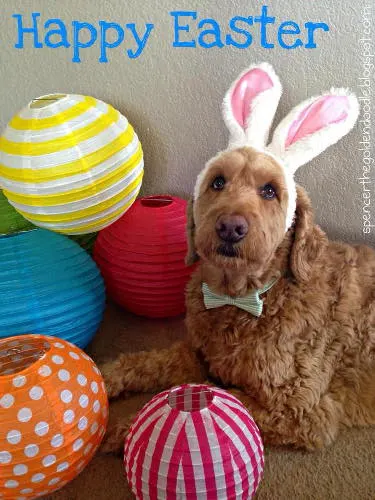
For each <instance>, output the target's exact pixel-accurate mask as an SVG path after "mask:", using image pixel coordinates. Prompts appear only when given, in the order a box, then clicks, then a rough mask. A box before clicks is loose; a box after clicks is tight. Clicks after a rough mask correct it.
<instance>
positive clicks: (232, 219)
mask: <svg viewBox="0 0 375 500" xmlns="http://www.w3.org/2000/svg"><path fill="white" fill-rule="evenodd" d="M215 228H216V232H217V234H218V236H219V238H220V239H221V240H223V241H225V242H227V243H237V241H240V240H242V239H243V238H244V237H245V236H246V235H247V232H248V230H249V224H248V223H247V221H246V219H245V217H242V215H221V216H220V217H219V218H218V220H217V222H216V226H215Z"/></svg>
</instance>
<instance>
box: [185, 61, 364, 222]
mask: <svg viewBox="0 0 375 500" xmlns="http://www.w3.org/2000/svg"><path fill="white" fill-rule="evenodd" d="M281 93H282V87H281V83H280V80H279V78H278V77H277V75H276V73H275V72H274V70H273V68H272V66H270V65H269V64H267V63H261V64H258V65H254V66H251V67H250V68H248V69H246V70H245V71H244V72H243V73H241V74H240V75H239V76H238V78H237V79H236V80H235V81H234V82H233V84H232V85H231V87H230V88H229V90H228V92H227V93H226V95H225V97H224V101H223V116H224V121H225V123H226V126H227V128H228V130H229V134H230V137H229V145H228V149H235V148H238V147H243V146H251V147H253V148H255V149H258V150H259V151H262V152H264V153H266V154H269V155H270V156H272V157H273V158H275V159H276V160H277V162H278V163H279V164H280V166H281V167H282V169H283V171H284V176H285V180H286V184H287V187H288V194H289V204H288V209H287V214H286V231H287V230H288V229H289V227H290V226H291V225H292V222H293V217H294V212H295V209H296V197H297V195H296V185H295V181H294V173H295V172H296V170H297V169H298V168H299V167H300V166H301V165H304V164H305V163H307V162H309V161H310V160H312V159H313V158H315V156H318V155H319V154H320V153H321V152H322V151H324V150H325V149H327V148H328V147H329V146H331V145H332V144H334V143H335V142H337V141H338V140H339V139H341V137H343V136H344V135H346V134H347V133H348V132H349V131H350V130H351V129H352V128H353V126H354V124H355V122H356V120H357V117H358V113H359V105H358V101H357V98H356V97H355V95H354V94H351V93H350V92H349V91H348V90H346V89H343V88H340V89H335V88H332V89H331V90H330V91H329V92H326V93H324V94H322V95H320V96H317V97H312V98H311V99H307V100H306V101H303V102H302V103H301V104H299V105H298V106H296V107H295V108H294V109H292V111H290V113H289V114H288V115H287V116H286V117H285V118H284V119H283V120H282V121H281V122H280V124H279V125H278V126H277V128H276V130H275V132H274V134H273V138H272V140H271V142H270V143H269V144H268V145H267V143H268V135H269V130H270V127H271V124H272V121H273V118H274V115H275V112H276V109H277V105H278V103H279V99H280V96H281ZM211 161H212V160H210V161H209V162H208V163H207V164H206V167H205V168H204V169H203V171H202V172H201V173H200V174H199V176H198V179H197V183H196V186H195V190H194V198H195V199H197V197H198V195H199V188H200V185H201V183H202V180H203V178H204V175H205V173H206V171H207V169H208V168H209V166H210V164H211Z"/></svg>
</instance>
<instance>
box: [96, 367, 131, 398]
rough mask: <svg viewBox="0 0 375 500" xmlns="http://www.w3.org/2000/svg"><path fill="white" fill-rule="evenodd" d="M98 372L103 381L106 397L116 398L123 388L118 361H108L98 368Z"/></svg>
mask: <svg viewBox="0 0 375 500" xmlns="http://www.w3.org/2000/svg"><path fill="white" fill-rule="evenodd" d="M99 369H100V372H101V374H102V377H103V379H104V383H105V387H106V390H107V396H108V398H109V399H112V398H115V397H117V396H118V395H119V394H121V393H122V392H123V391H124V389H125V387H124V383H123V377H122V367H121V363H120V361H119V360H115V361H109V362H108V363H104V364H103V365H101V366H99Z"/></svg>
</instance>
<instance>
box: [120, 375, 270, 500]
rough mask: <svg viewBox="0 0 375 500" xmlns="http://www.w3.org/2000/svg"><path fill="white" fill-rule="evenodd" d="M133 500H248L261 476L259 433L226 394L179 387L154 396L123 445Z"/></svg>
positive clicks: (239, 406) (240, 407) (242, 409)
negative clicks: (143, 499) (193, 499)
mask: <svg viewBox="0 0 375 500" xmlns="http://www.w3.org/2000/svg"><path fill="white" fill-rule="evenodd" d="M124 463H125V471H126V475H127V479H128V482H129V485H130V487H131V489H132V491H133V493H134V495H135V496H136V498H137V499H140V498H149V499H150V500H156V499H167V500H168V499H172V498H179V499H189V500H190V499H192V498H195V499H198V500H199V499H201V498H206V499H208V500H209V499H229V498H230V499H249V498H252V497H253V495H254V494H255V492H256V490H257V487H258V485H259V482H260V479H261V477H262V474H263V465H264V454H263V444H262V440H261V437H260V434H259V430H258V428H257V426H256V424H255V422H254V420H253V419H252V417H251V416H250V414H249V413H248V411H247V410H246V408H245V407H244V406H243V405H242V403H241V402H240V401H239V400H238V399H237V398H235V397H234V396H232V395H231V394H229V393H228V392H226V391H224V390H221V389H217V388H212V387H208V386H205V385H183V386H179V387H176V388H174V389H172V390H170V391H165V392H162V393H160V394H158V395H157V396H155V397H154V398H153V399H152V400H151V401H150V402H149V403H148V404H147V405H146V406H145V407H144V408H143V409H142V410H141V412H140V413H139V414H138V416H137V417H136V419H135V421H134V423H133V424H132V426H131V428H130V431H129V434H128V436H127V438H126V441H125V451H124Z"/></svg>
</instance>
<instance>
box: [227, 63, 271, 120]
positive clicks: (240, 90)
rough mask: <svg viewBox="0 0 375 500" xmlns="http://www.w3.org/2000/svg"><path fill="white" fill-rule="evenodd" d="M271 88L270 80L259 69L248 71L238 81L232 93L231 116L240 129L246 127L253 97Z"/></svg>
mask: <svg viewBox="0 0 375 500" xmlns="http://www.w3.org/2000/svg"><path fill="white" fill-rule="evenodd" d="M271 87H273V83H272V80H271V78H270V77H269V76H268V74H267V73H266V72H265V71H263V70H261V69H259V68H257V69H252V70H250V71H249V72H248V73H245V74H244V75H243V76H242V77H241V78H240V79H239V81H238V82H237V84H236V86H235V87H234V90H233V92H232V98H231V106H232V112H233V115H234V117H235V119H236V120H237V122H238V123H239V125H240V126H241V127H242V128H245V126H246V119H247V116H248V114H249V111H250V106H251V102H252V100H253V99H254V97H256V96H257V95H258V94H260V93H261V92H263V91H265V90H267V89H269V88H271Z"/></svg>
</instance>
